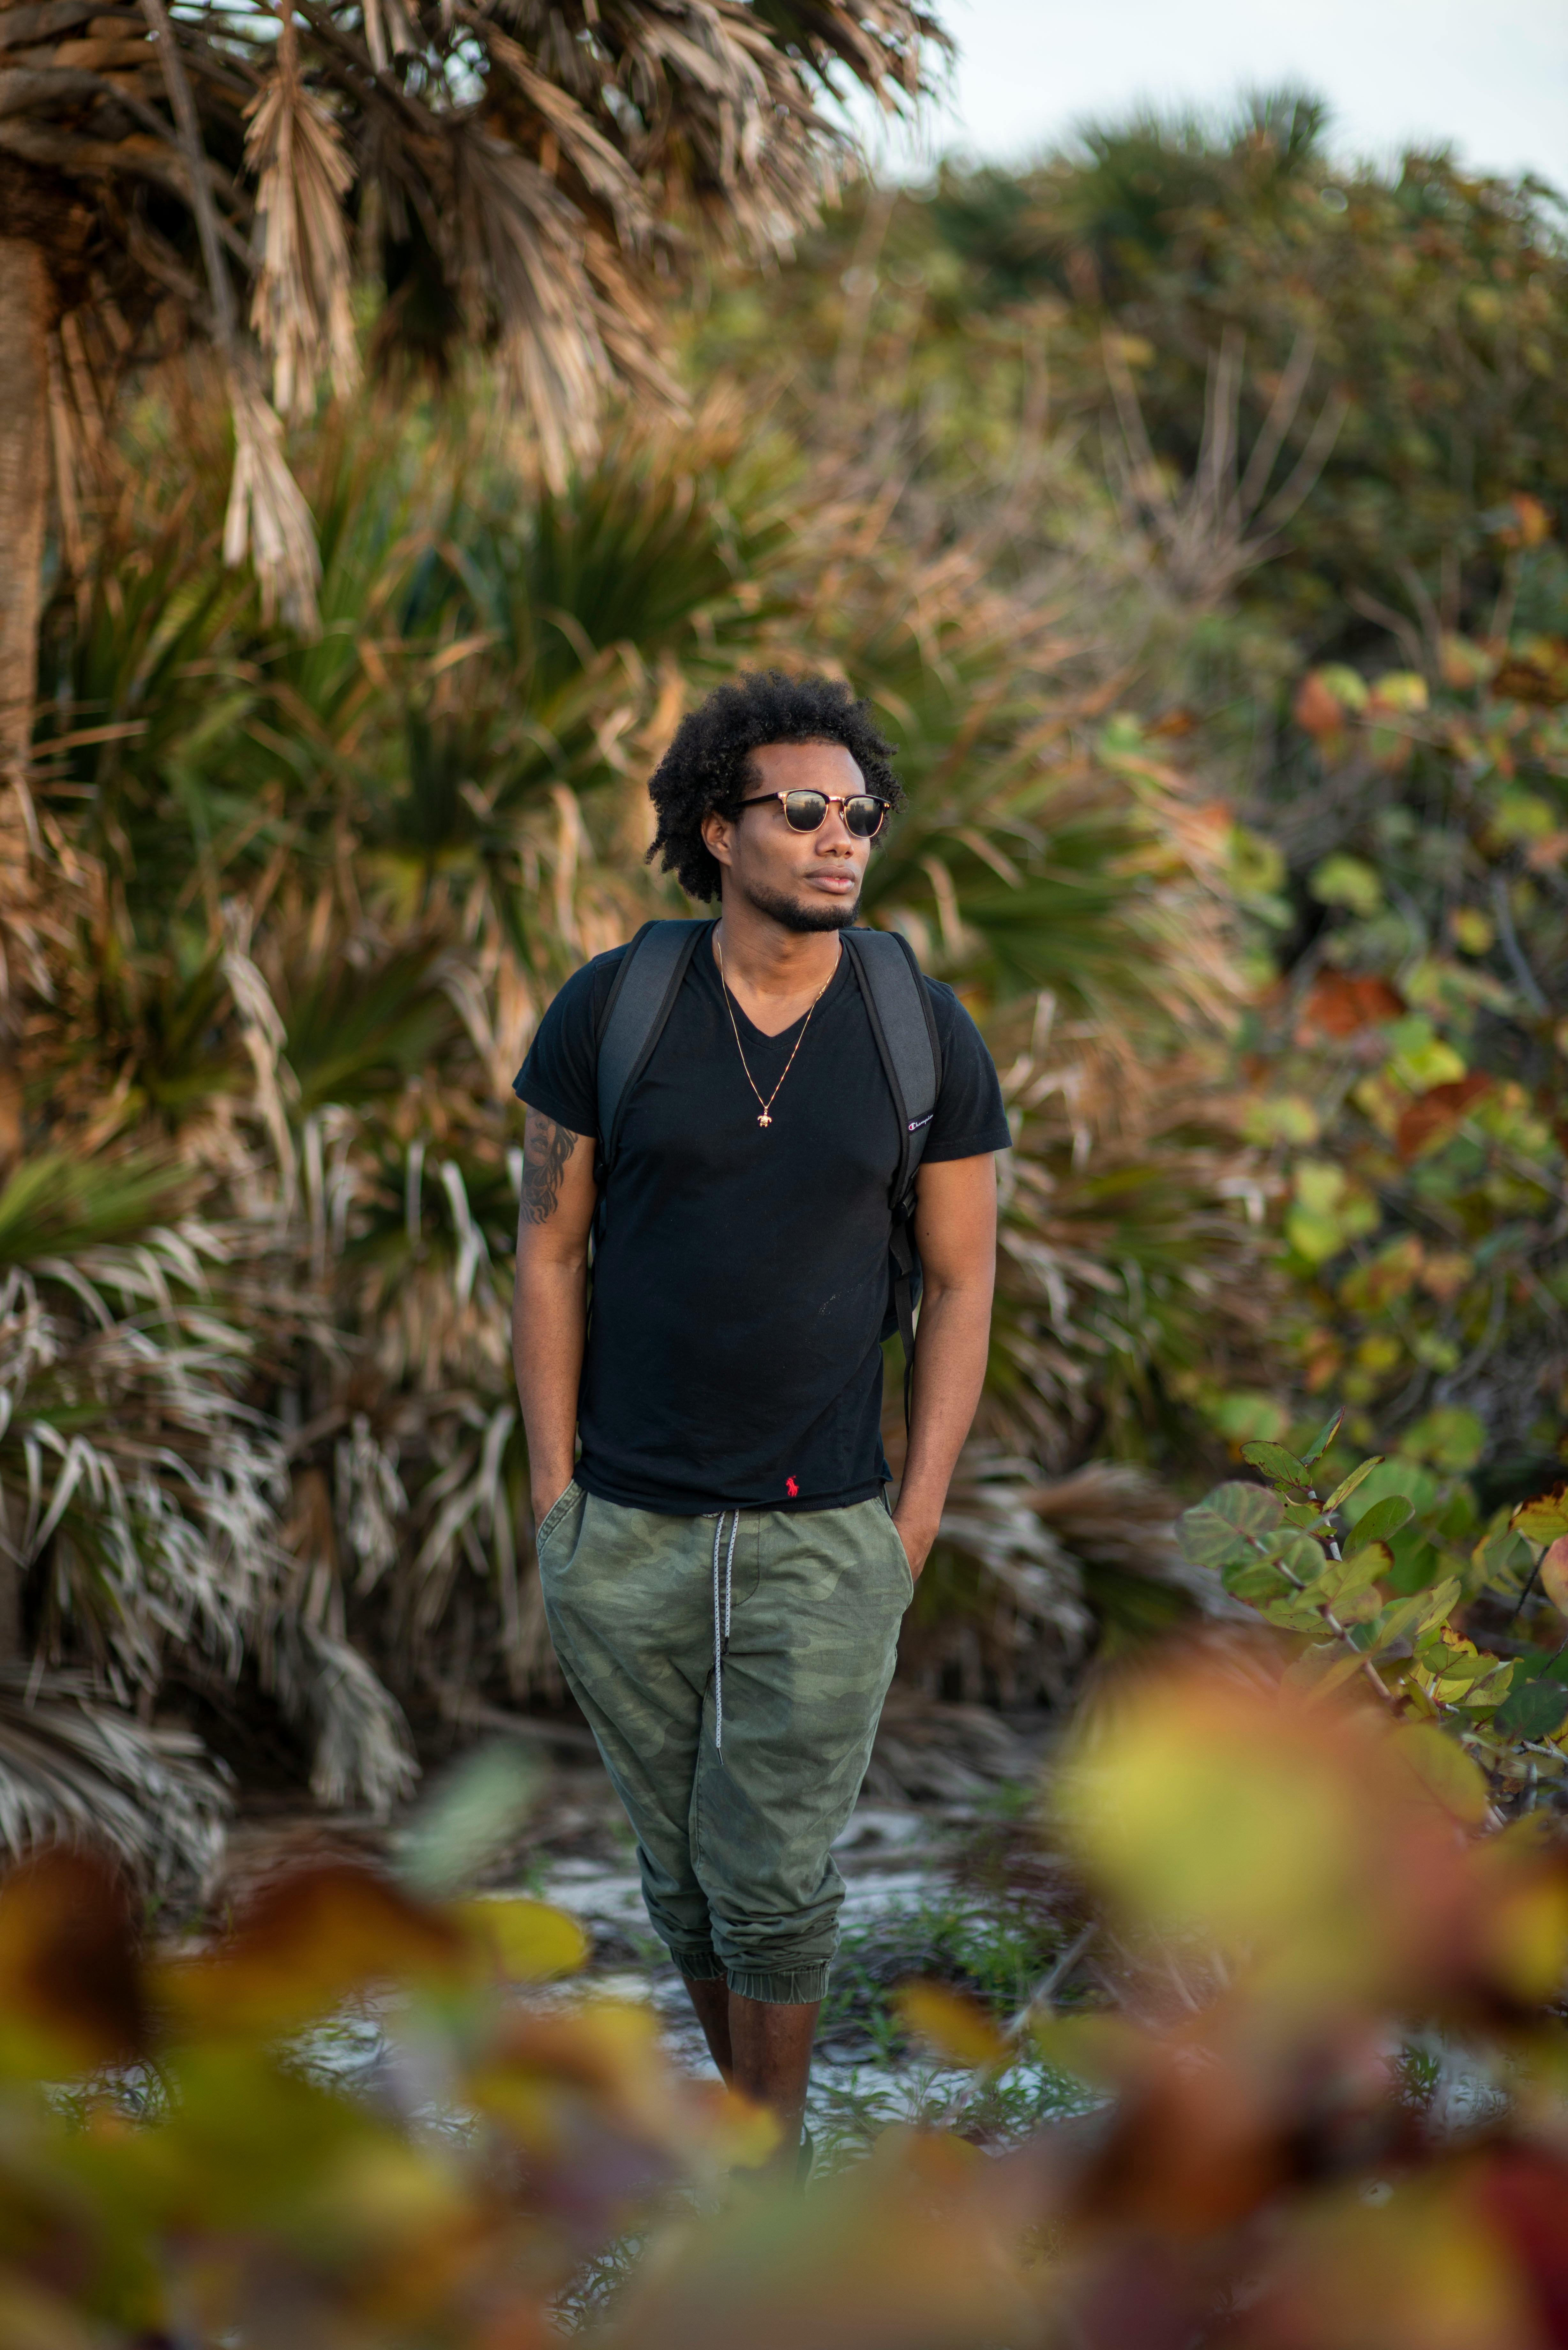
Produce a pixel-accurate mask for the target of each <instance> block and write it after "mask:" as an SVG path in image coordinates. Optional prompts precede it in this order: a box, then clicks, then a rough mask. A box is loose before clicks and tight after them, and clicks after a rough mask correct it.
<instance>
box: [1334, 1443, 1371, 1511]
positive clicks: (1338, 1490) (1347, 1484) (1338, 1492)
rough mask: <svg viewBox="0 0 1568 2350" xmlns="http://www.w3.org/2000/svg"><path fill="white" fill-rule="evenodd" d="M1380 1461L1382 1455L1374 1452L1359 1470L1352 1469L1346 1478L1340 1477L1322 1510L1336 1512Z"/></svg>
mask: <svg viewBox="0 0 1568 2350" xmlns="http://www.w3.org/2000/svg"><path fill="white" fill-rule="evenodd" d="M1382 1459H1383V1455H1382V1453H1381V1452H1375V1453H1374V1454H1373V1456H1372V1458H1371V1460H1370V1461H1363V1462H1362V1464H1361V1466H1360V1468H1359V1469H1353V1470H1352V1471H1351V1472H1350V1474H1349V1476H1348V1477H1342V1478H1341V1480H1340V1482H1339V1483H1338V1484H1337V1485H1336V1486H1335V1487H1334V1491H1333V1492H1332V1493H1331V1494H1330V1495H1329V1497H1328V1499H1327V1501H1326V1502H1325V1503H1324V1505H1323V1506H1324V1509H1325V1510H1337V1509H1338V1508H1339V1507H1340V1506H1341V1504H1342V1503H1344V1502H1345V1501H1347V1500H1348V1499H1349V1497H1350V1495H1351V1494H1352V1493H1354V1492H1355V1489H1356V1487H1357V1485H1359V1484H1360V1482H1361V1481H1362V1479H1363V1478H1364V1477H1370V1476H1371V1474H1372V1471H1374V1470H1375V1469H1376V1467H1377V1466H1378V1464H1379V1462H1380V1461H1382Z"/></svg>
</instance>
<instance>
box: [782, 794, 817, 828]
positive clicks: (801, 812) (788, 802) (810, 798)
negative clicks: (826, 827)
mask: <svg viewBox="0 0 1568 2350" xmlns="http://www.w3.org/2000/svg"><path fill="white" fill-rule="evenodd" d="M826 814H827V802H826V799H825V798H824V797H823V795H822V794H821V793H820V792H786V793H785V794H784V817H785V820H786V822H787V823H788V825H789V827H790V828H791V830H792V831H794V832H815V830H816V827H817V826H818V825H819V824H820V823H821V822H822V819H823V817H824V816H826Z"/></svg>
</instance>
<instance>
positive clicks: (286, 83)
mask: <svg viewBox="0 0 1568 2350" xmlns="http://www.w3.org/2000/svg"><path fill="white" fill-rule="evenodd" d="M247 110H248V112H249V114H250V118H251V120H250V128H249V130H247V132H246V134H245V162H246V165H247V167H248V168H249V170H250V171H252V172H254V174H255V181H256V195H255V210H256V224H257V229H258V232H259V234H260V240H261V263H260V266H259V268H258V269H257V271H256V279H255V286H254V292H253V294H252V296H251V325H252V327H253V328H254V331H255V334H256V336H257V338H258V339H259V341H260V343H261V347H262V348H263V350H264V351H265V352H266V353H267V354H268V355H269V356H270V358H271V359H272V366H273V404H274V406H275V408H276V409H277V411H278V412H279V413H280V414H281V415H284V416H289V415H293V414H295V413H296V412H299V411H303V410H304V409H306V407H308V406H309V405H311V404H312V402H313V396H314V393H315V390H316V385H317V380H319V378H320V377H322V376H323V375H328V374H329V375H330V376H331V379H332V384H333V389H334V390H336V391H337V394H338V396H339V398H343V397H346V396H347V395H348V392H349V391H350V390H352V389H353V386H354V383H355V380H356V379H357V377H358V367H359V360H358V346H357V344H356V342H355V338H354V319H353V315H352V312H351V310H350V307H349V286H350V279H351V269H350V261H349V252H348V228H347V224H346V222H345V219H344V215H343V199H344V197H345V196H346V195H347V194H348V190H349V188H350V187H351V186H352V185H353V182H354V167H353V165H352V163H351V162H350V161H349V160H348V155H347V154H346V153H345V151H344V147H343V142H342V140H341V138H340V137H339V135H338V131H337V124H336V123H335V122H334V121H333V119H332V117H331V115H330V114H329V113H328V112H327V109H326V108H325V107H324V106H323V105H322V104H321V103H320V101H319V100H318V99H315V98H313V97H312V96H311V94H310V92H309V91H308V90H307V89H306V87H305V84H304V81H303V79H302V78H301V74H300V63H299V36H298V34H297V31H296V26H295V20H294V12H293V9H292V8H286V10H285V12H284V17H283V27H282V30H281V32H280V33H279V35H278V42H277V64H276V67H275V70H274V71H273V73H272V74H271V75H270V76H269V77H268V78H267V80H266V81H265V84H264V85H263V87H262V89H261V91H260V92H259V94H258V95H257V96H256V97H255V98H254V99H252V100H251V104H250V107H249V109H247Z"/></svg>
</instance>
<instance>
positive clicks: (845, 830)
mask: <svg viewBox="0 0 1568 2350" xmlns="http://www.w3.org/2000/svg"><path fill="white" fill-rule="evenodd" d="M816 845H817V847H818V848H819V849H826V850H828V851H829V852H830V853H831V854H832V855H833V856H835V857H842V856H843V855H844V853H845V851H846V849H847V850H848V851H849V853H850V854H851V856H853V854H854V851H855V836H854V834H853V833H852V832H851V831H850V829H849V827H848V826H847V825H846V823H845V821H844V810H843V809H842V808H836V807H831V806H830V807H829V809H828V811H827V814H826V816H824V817H823V819H822V822H821V824H820V825H819V826H818V827H817V832H816Z"/></svg>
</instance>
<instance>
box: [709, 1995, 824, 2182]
mask: <svg viewBox="0 0 1568 2350" xmlns="http://www.w3.org/2000/svg"><path fill="white" fill-rule="evenodd" d="M821 2005H822V2002H821V2001H820V2000H817V1999H814V2000H811V2001H808V2002H796V2001H793V2000H790V2001H785V2000H776V1999H747V1998H746V1996H745V1994H744V1993H743V1992H742V1991H732V1992H731V1993H730V2018H729V2032H730V2039H731V2043H732V2046H733V2048H734V2052H735V2074H734V2086H735V2087H736V2088H737V2089H738V2090H739V2091H740V2093H741V2095H742V2096H743V2097H750V2098H751V2100H752V2102H753V2105H757V2106H767V2108H768V2110H769V2112H770V2113H771V2114H773V2115H774V2117H775V2119H776V2120H777V2122H778V2126H779V2133H780V2136H779V2147H778V2152H777V2153H776V2154H775V2155H774V2158H773V2160H772V2161H771V2162H770V2163H769V2165H768V2168H769V2169H770V2170H778V2171H786V2172H789V2173H790V2174H792V2175H793V2173H794V2165H795V2161H796V2158H797V2149H798V2148H799V2146H800V2133H801V2126H802V2124H803V2122H804V2121H805V2089H806V2083H807V2080H808V2079H809V2077H810V2074H811V2043H812V2042H813V2040H814V2039H815V2037H816V2018H817V2012H818V2010H819V2009H820V2007H821ZM711 2044H712V2043H711V2042H710V2043H709V2045H710V2046H711ZM715 2061H717V2060H716V2059H715Z"/></svg>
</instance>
